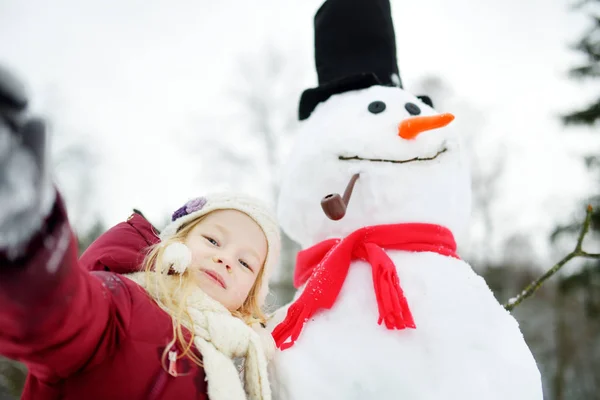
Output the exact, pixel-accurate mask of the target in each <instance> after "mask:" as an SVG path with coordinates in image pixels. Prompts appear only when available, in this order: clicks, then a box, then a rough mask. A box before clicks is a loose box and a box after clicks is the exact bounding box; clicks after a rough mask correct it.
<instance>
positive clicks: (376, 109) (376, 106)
mask: <svg viewBox="0 0 600 400" xmlns="http://www.w3.org/2000/svg"><path fill="white" fill-rule="evenodd" d="M384 110H385V103H384V102H383V101H374V102H372V103H371V104H369V112H371V113H373V114H379V113H380V112H383V111H384Z"/></svg>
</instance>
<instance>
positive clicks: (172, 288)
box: [142, 213, 267, 369]
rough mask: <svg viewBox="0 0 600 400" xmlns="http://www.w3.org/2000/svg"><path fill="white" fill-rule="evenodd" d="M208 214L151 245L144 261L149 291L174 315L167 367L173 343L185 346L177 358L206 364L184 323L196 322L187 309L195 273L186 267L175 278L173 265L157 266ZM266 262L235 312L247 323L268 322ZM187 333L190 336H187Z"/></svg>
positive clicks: (234, 313)
mask: <svg viewBox="0 0 600 400" xmlns="http://www.w3.org/2000/svg"><path fill="white" fill-rule="evenodd" d="M209 214H210V213H208V214H205V215H203V216H201V217H198V218H196V219H195V220H193V221H190V222H188V223H186V224H184V225H182V226H181V228H179V230H178V231H177V233H176V234H175V235H173V236H172V237H169V238H168V239H166V240H164V241H162V242H159V243H157V244H155V245H153V246H151V247H150V248H149V249H148V254H147V255H146V257H145V259H144V262H143V264H142V268H143V270H144V271H145V272H146V281H147V282H152V284H147V289H148V293H149V295H150V296H151V297H152V298H153V299H154V300H155V301H156V302H157V303H158V304H159V305H160V306H162V307H163V308H164V309H166V310H168V313H169V315H170V316H171V321H172V324H173V339H172V340H171V342H169V344H168V345H167V347H166V348H165V350H164V352H163V355H162V365H163V368H165V369H166V364H165V360H166V358H167V354H168V352H169V350H170V349H171V347H172V346H173V345H174V344H176V343H179V345H180V346H181V348H182V349H184V351H183V353H182V354H181V355H178V356H177V358H183V357H185V356H187V357H189V358H190V359H191V360H192V361H193V362H194V363H195V364H197V365H198V366H202V361H201V360H200V359H199V357H198V356H197V355H196V353H194V351H193V350H192V347H193V344H194V337H195V335H194V332H193V330H189V335H184V331H183V327H182V326H183V325H187V326H193V322H192V319H191V317H190V315H189V314H188V312H187V307H186V304H187V300H188V297H189V296H190V294H191V292H192V291H193V290H194V289H196V287H195V284H194V283H193V280H192V277H191V274H190V273H189V271H185V272H184V273H183V274H181V275H180V276H179V279H175V280H174V279H172V276H169V275H168V272H169V269H168V268H164V270H163V269H161V268H159V269H158V270H157V269H156V268H155V266H156V265H162V262H163V255H164V251H165V249H166V247H167V246H168V245H170V244H172V243H177V242H178V243H183V242H185V239H186V238H187V236H188V235H189V234H190V232H191V231H192V229H194V227H196V225H198V224H199V223H200V222H202V220H203V219H204V218H205V217H206V216H207V215H209ZM263 275H264V265H263V267H262V268H261V269H260V271H259V272H258V275H257V277H256V281H255V282H254V285H253V286H252V288H251V289H250V292H249V293H248V297H247V298H246V300H245V301H244V304H242V306H241V307H240V308H239V309H238V310H236V311H233V312H232V313H231V314H232V315H233V316H234V317H237V318H239V319H241V320H243V321H244V322H245V323H246V324H248V325H252V324H254V323H261V324H265V323H266V320H267V317H266V315H265V314H264V312H263V310H262V309H261V307H260V306H259V301H258V294H259V293H260V288H261V285H262V283H263V282H262V281H263ZM186 336H188V338H187V339H186Z"/></svg>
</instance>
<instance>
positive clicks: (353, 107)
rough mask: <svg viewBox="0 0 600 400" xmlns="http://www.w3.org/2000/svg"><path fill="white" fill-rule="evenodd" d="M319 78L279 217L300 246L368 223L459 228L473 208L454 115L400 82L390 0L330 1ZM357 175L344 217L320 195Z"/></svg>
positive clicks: (305, 97)
mask: <svg viewBox="0 0 600 400" xmlns="http://www.w3.org/2000/svg"><path fill="white" fill-rule="evenodd" d="M314 27H315V35H314V38H315V64H316V67H317V76H318V78H319V85H318V86H317V87H315V88H310V89H307V90H305V91H304V92H303V93H302V97H301V99H300V107H299V118H300V120H302V123H301V127H300V130H299V132H298V133H297V137H296V141H295V144H294V145H293V147H292V149H291V153H290V154H289V156H288V157H287V159H286V165H284V167H283V174H282V178H283V179H282V185H281V190H280V195H279V218H280V222H281V225H282V228H283V229H284V230H285V231H286V233H287V234H288V235H289V236H290V237H291V238H293V239H294V240H296V241H298V242H299V243H300V244H302V245H303V246H309V245H312V244H314V243H315V242H318V241H320V240H323V239H327V238H331V237H343V236H345V235H347V234H349V233H351V232H352V231H354V230H356V229H359V228H363V227H365V226H370V225H380V224H393V223H403V222H421V223H433V224H439V225H443V226H445V227H446V228H448V229H450V230H451V231H452V232H453V233H454V234H455V235H460V233H461V232H462V231H463V229H464V228H465V225H466V224H467V219H468V215H469V213H470V179H469V174H468V167H467V164H466V159H465V157H464V154H463V151H462V150H461V145H460V141H459V136H458V132H455V131H454V130H453V128H452V124H451V120H452V118H453V116H451V115H441V114H439V113H438V112H436V111H435V110H434V109H433V108H432V107H431V105H432V103H431V101H430V100H429V99H427V98H426V97H422V96H419V97H417V96H414V95H412V94H410V93H408V92H407V91H405V90H403V89H402V82H401V79H400V73H399V70H398V63H397V57H396V36H395V33H394V26H393V22H392V17H391V7H390V2H389V0H351V1H350V0H326V1H325V2H324V3H323V5H322V6H321V7H320V8H319V10H318V11H317V13H316V15H315V20H314ZM356 174H359V175H358V176H359V178H358V180H357V181H356V183H355V186H354V190H353V193H352V196H351V198H350V201H349V204H348V206H347V209H346V213H345V215H344V216H343V218H342V219H341V220H337V221H333V220H331V219H329V218H328V217H327V216H326V215H325V213H324V212H323V209H322V208H321V199H323V197H325V196H327V195H328V194H330V193H343V192H344V191H345V188H346V187H347V185H348V183H349V182H350V181H351V179H352V177H353V176H355V175H356Z"/></svg>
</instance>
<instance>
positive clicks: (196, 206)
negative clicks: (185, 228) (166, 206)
mask: <svg viewBox="0 0 600 400" xmlns="http://www.w3.org/2000/svg"><path fill="white" fill-rule="evenodd" d="M205 204H206V198H205V197H197V198H195V199H192V200H190V201H188V202H187V203H185V204H184V205H183V206H181V207H180V208H178V209H177V211H175V212H174V213H173V215H172V216H171V221H176V220H177V219H179V218H181V217H183V216H185V215H189V214H191V213H193V212H196V211H199V210H202V207H204V205H205Z"/></svg>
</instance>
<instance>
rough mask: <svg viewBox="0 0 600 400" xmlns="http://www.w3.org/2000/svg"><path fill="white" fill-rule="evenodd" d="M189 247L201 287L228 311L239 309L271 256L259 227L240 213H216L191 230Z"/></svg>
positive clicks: (231, 211) (226, 211)
mask: <svg viewBox="0 0 600 400" xmlns="http://www.w3.org/2000/svg"><path fill="white" fill-rule="evenodd" d="M185 244H186V245H187V246H188V247H189V248H190V250H191V252H192V264H191V267H190V273H191V274H192V276H193V278H194V280H195V282H196V284H197V285H198V287H199V288H200V289H202V290H203V291H204V292H205V293H206V294H208V295H209V296H210V297H212V298H213V299H215V300H217V301H218V302H219V303H221V304H223V305H224V306H225V307H227V309H228V310H230V311H235V310H237V309H239V308H240V307H241V306H242V305H243V304H244V302H245V301H246V298H247V297H248V293H249V292H250V290H251V289H252V286H253V285H254V282H255V281H256V278H257V277H258V274H259V272H260V270H261V268H262V267H263V265H264V263H265V259H266V257H267V238H266V237H265V234H264V232H263V231H262V229H261V228H260V227H259V226H258V224H257V223H256V222H254V220H253V219H252V218H250V217H249V216H247V215H246V214H244V213H242V212H240V211H236V210H218V211H213V212H211V213H210V214H208V215H206V216H205V217H204V219H202V221H200V222H199V223H198V224H197V225H196V226H195V227H194V228H193V229H192V230H191V231H190V233H189V234H188V236H187V238H186V240H185Z"/></svg>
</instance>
